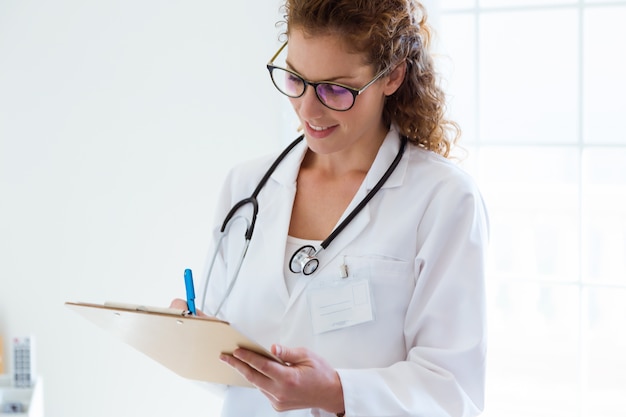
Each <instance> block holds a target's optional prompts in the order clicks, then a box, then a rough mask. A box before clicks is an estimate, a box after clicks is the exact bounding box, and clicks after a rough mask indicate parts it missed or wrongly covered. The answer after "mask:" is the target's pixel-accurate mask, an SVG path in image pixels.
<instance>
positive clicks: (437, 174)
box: [406, 146, 480, 198]
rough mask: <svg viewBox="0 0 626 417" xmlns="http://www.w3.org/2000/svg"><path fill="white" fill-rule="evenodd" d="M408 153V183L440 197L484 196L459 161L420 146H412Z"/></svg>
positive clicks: (428, 193) (432, 195)
mask: <svg viewBox="0 0 626 417" xmlns="http://www.w3.org/2000/svg"><path fill="white" fill-rule="evenodd" d="M407 153H408V164H407V172H406V179H407V181H406V182H407V183H408V184H411V185H412V186H415V187H417V188H419V189H420V190H421V192H424V193H425V194H427V195H430V196H431V197H435V196H439V197H440V198H441V197H444V198H454V197H455V196H457V197H460V196H462V195H467V194H470V195H476V196H478V197H480V191H479V190H478V186H477V185H476V182H475V181H474V179H473V178H472V177H471V175H470V174H469V173H468V172H467V171H465V170H464V169H463V168H461V167H460V166H459V164H458V163H457V162H456V161H454V160H450V159H447V158H444V157H443V156H441V155H439V154H437V153H435V152H432V151H429V150H426V149H422V148H419V147H417V146H409V148H408V152H407Z"/></svg>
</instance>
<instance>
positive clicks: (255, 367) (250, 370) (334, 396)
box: [220, 345, 344, 413]
mask: <svg viewBox="0 0 626 417" xmlns="http://www.w3.org/2000/svg"><path fill="white" fill-rule="evenodd" d="M272 353H273V354H274V355H276V356H277V357H278V358H280V359H282V360H283V361H284V362H285V363H287V365H281V364H280V363H278V362H276V361H273V360H271V359H268V358H266V357H264V356H262V355H259V354H257V353H254V352H252V351H249V350H246V349H236V350H235V351H234V352H233V355H232V356H231V355H222V356H221V357H220V359H221V360H222V361H224V362H226V363H227V364H229V365H230V366H232V367H233V368H235V369H236V370H237V371H238V372H239V373H240V374H241V375H243V376H244V378H246V379H247V380H248V381H249V382H250V383H251V384H252V385H254V386H255V387H257V388H258V389H259V390H260V391H261V392H262V393H263V394H264V395H265V396H266V397H267V398H268V399H269V400H270V402H271V403H272V407H274V409H275V410H277V411H287V410H295V409H300V408H321V409H324V410H326V411H329V412H331V413H341V412H343V410H344V404H343V390H342V388H341V380H340V379H339V375H338V374H337V371H335V370H334V369H333V368H332V367H331V366H330V365H329V364H328V363H327V362H326V361H325V360H324V359H323V358H321V357H319V356H318V355H316V354H314V353H313V352H311V351H309V350H308V349H305V348H294V349H291V348H286V347H284V346H280V345H273V346H272Z"/></svg>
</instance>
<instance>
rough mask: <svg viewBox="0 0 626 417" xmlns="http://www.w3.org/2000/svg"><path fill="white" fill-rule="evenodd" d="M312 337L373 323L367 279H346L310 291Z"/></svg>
mask: <svg viewBox="0 0 626 417" xmlns="http://www.w3.org/2000/svg"><path fill="white" fill-rule="evenodd" d="M309 307H310V310H311V318H312V320H313V331H314V332H315V334H320V333H325V332H329V331H331V330H338V329H343V328H345V327H350V326H355V325H357V324H361V323H367V322H369V321H372V320H374V311H373V308H372V297H371V292H370V284H369V280H366V279H346V280H341V281H339V282H338V283H333V284H328V285H326V286H324V287H319V288H312V289H310V290H309Z"/></svg>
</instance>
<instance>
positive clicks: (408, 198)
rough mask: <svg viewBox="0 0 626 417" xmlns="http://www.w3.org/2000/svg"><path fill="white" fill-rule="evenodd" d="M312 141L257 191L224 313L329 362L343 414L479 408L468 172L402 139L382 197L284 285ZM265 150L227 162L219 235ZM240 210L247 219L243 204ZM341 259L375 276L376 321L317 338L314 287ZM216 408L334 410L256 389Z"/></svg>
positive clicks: (380, 169) (481, 225) (387, 154)
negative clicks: (306, 270) (280, 405)
mask: <svg viewBox="0 0 626 417" xmlns="http://www.w3.org/2000/svg"><path fill="white" fill-rule="evenodd" d="M399 143H400V140H399V137H398V133H397V132H396V131H395V129H392V130H391V131H390V132H389V134H388V135H387V137H386V139H385V141H384V142H383V144H382V146H381V148H380V150H379V152H378V155H377V157H376V159H375V161H374V163H373V164H372V167H371V168H370V171H369V172H368V174H367V176H366V178H365V180H364V182H363V184H362V186H361V188H360V189H359V190H358V191H357V193H356V195H355V197H354V200H353V201H352V202H351V203H350V205H349V206H348V208H347V209H346V213H344V216H345V215H347V214H348V213H349V212H350V211H352V209H353V208H354V206H355V205H356V204H358V203H359V202H360V201H361V200H362V199H363V197H364V196H365V194H366V193H367V191H369V190H370V189H371V188H372V187H373V185H374V184H375V183H376V182H377V181H378V179H379V178H380V177H381V176H382V174H383V173H384V171H385V170H386V169H387V168H388V166H389V164H390V163H391V161H392V160H393V159H394V157H395V156H396V154H397V151H398V149H399ZM306 149H307V148H306V144H305V142H304V141H303V142H302V143H300V144H299V145H298V146H296V148H294V150H292V152H291V153H290V154H289V155H287V157H286V158H285V160H284V161H283V162H282V163H281V164H280V165H279V166H278V168H277V169H276V171H275V172H274V173H273V174H272V176H271V178H270V180H269V181H268V182H267V184H266V185H265V187H264V188H263V190H262V191H261V192H260V194H259V196H258V201H259V213H258V219H257V223H256V229H255V232H254V235H253V237H252V240H251V244H250V248H249V250H248V255H247V258H246V260H245V262H244V264H243V266H242V269H241V272H240V275H239V278H238V281H237V282H236V284H235V286H234V288H233V291H232V293H231V294H230V296H229V298H228V300H227V301H226V303H225V305H224V308H223V314H222V316H223V317H224V318H225V319H227V320H228V321H230V322H232V323H234V324H235V325H236V326H237V327H238V328H240V329H241V330H242V331H243V332H244V333H246V334H248V335H249V336H251V337H252V338H253V339H255V340H256V341H258V342H259V343H260V344H262V345H264V346H266V347H269V346H270V345H271V344H272V343H280V344H283V345H285V346H289V347H307V348H309V349H311V350H313V351H315V352H316V353H317V354H319V355H321V356H322V357H324V358H325V359H326V360H327V361H328V362H329V363H330V364H331V365H332V366H334V367H335V368H336V369H337V371H338V374H339V376H340V378H341V382H342V387H343V393H344V402H345V408H346V410H345V412H346V417H356V416H359V417H361V416H362V417H387V416H389V417H391V416H429V417H436V416H455V417H461V416H463V417H466V416H475V415H477V414H479V413H480V411H481V410H482V408H483V396H484V374H485V338H486V331H485V307H484V304H485V300H484V268H485V262H484V255H485V252H486V245H487V238H488V236H487V235H488V224H487V216H486V210H485V207H484V204H483V200H482V198H481V196H480V193H479V191H478V190H477V188H476V186H475V185H474V183H473V181H472V180H471V179H470V178H469V177H468V175H467V174H466V173H465V172H463V171H462V170H461V169H460V168H459V167H457V166H456V165H455V164H454V163H452V162H450V161H448V160H446V159H445V158H443V157H441V156H439V155H437V154H435V153H433V152H430V151H426V150H423V149H421V148H418V147H415V146H407V149H406V151H405V153H404V155H403V157H402V159H401V161H400V164H399V165H398V167H397V168H396V170H395V171H394V172H393V174H392V175H391V177H390V178H389V179H388V181H387V182H386V183H385V185H384V186H383V187H382V188H381V190H380V191H379V192H378V194H377V195H376V196H375V197H374V198H373V199H372V200H371V201H370V202H369V203H368V204H367V206H366V207H365V209H363V210H362V211H361V212H360V213H359V214H358V216H356V217H355V218H354V220H353V221H352V222H351V223H350V225H349V226H348V227H346V228H345V229H344V230H343V231H342V232H341V233H340V234H339V235H338V236H337V238H336V239H335V240H333V242H332V243H331V244H330V245H329V246H328V248H326V249H325V250H324V251H322V252H321V253H320V254H319V260H320V266H319V268H318V270H317V271H316V272H315V273H314V274H312V275H311V276H310V277H309V278H308V279H300V280H297V281H296V282H295V283H294V284H293V286H291V285H290V284H286V282H285V278H284V267H285V263H286V262H288V261H289V259H285V258H286V256H289V257H290V255H289V251H287V250H286V245H287V235H288V228H289V222H290V218H291V209H292V206H293V201H294V197H295V191H296V178H297V174H298V169H299V166H300V163H301V161H302V158H303V157H304V154H305V152H306ZM273 159H274V158H273V157H267V158H261V159H258V160H255V161H252V162H249V163H246V164H243V165H241V166H238V167H236V168H235V169H233V170H232V171H231V173H230V174H229V176H228V178H227V180H226V182H225V184H224V187H223V191H222V195H221V198H220V203H219V206H218V210H217V216H218V219H217V221H216V225H217V226H216V231H215V236H217V230H218V228H219V226H221V222H222V221H223V218H224V216H225V215H226V213H227V212H228V211H229V210H230V208H231V207H232V206H233V205H234V204H235V203H236V202H238V201H239V200H241V199H243V198H246V197H248V196H249V195H250V194H251V193H252V191H253V190H254V188H255V187H256V185H257V183H258V181H259V179H260V178H261V177H262V176H263V174H264V173H265V172H266V170H267V168H268V167H269V165H270V164H271V162H272V161H273ZM241 212H242V214H245V215H249V214H250V212H251V210H250V207H246V208H244V209H242V210H241ZM342 219H343V217H342ZM342 219H340V220H339V221H341V220H342ZM240 223H241V224H237V225H233V227H232V228H231V231H230V233H229V236H228V237H227V238H226V239H225V244H224V247H223V249H222V251H221V252H220V257H219V259H218V264H219V267H218V271H217V274H215V276H214V278H212V280H211V283H210V284H211V285H210V289H209V295H208V300H209V301H208V302H207V303H208V304H209V306H213V307H214V306H215V303H217V302H219V301H220V300H221V299H222V294H223V291H224V289H225V288H226V287H227V282H226V280H227V279H228V278H226V277H230V276H232V273H231V271H227V270H228V266H231V267H233V265H235V264H236V261H237V257H238V256H239V254H240V247H241V244H242V242H243V229H244V227H245V225H244V224H243V222H240ZM286 254H287V255H286ZM344 263H345V264H346V265H347V267H348V270H349V273H350V279H363V280H366V281H367V282H369V285H370V288H371V303H372V310H373V314H374V320H372V321H368V322H365V323H362V324H358V325H355V326H351V327H346V328H341V329H339V330H334V331H327V332H323V333H316V331H315V329H314V326H313V323H312V318H311V306H310V300H311V292H312V291H313V290H314V289H315V288H318V287H320V286H324V285H333V284H334V283H335V282H336V281H337V280H341V279H342V278H341V277H340V276H339V274H338V271H339V268H340V266H341V265H342V264H344ZM225 272H227V273H225ZM290 287H291V288H290ZM209 310H211V308H209ZM311 389H312V390H314V389H315V387H311ZM222 415H223V416H225V417H242V416H245V417H254V416H290V417H295V416H333V415H334V414H330V413H326V412H324V411H322V410H317V409H311V410H296V411H292V412H286V413H277V412H276V411H274V410H273V409H272V408H271V405H270V403H269V401H268V400H267V399H266V398H265V397H264V396H263V395H262V394H261V393H260V392H258V391H257V390H255V389H250V388H240V387H229V388H228V390H227V391H226V394H225V398H224V408H223V413H222Z"/></svg>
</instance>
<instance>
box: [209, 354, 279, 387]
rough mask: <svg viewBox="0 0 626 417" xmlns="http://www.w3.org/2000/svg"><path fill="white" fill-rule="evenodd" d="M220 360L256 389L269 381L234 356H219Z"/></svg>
mask: <svg viewBox="0 0 626 417" xmlns="http://www.w3.org/2000/svg"><path fill="white" fill-rule="evenodd" d="M220 360H221V361H222V362H224V363H226V364H228V365H229V366H231V367H232V368H234V369H235V370H236V371H237V372H239V373H240V374H241V376H243V377H244V378H245V379H246V380H247V381H248V382H250V383H251V384H252V385H254V386H256V387H259V386H265V385H266V384H267V382H268V381H269V379H268V377H267V376H266V375H264V374H263V373H261V372H259V371H258V370H257V369H255V368H254V367H253V366H251V365H250V364H249V363H248V362H246V361H245V360H242V359H240V358H237V357H235V356H234V355H228V354H221V355H220Z"/></svg>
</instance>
